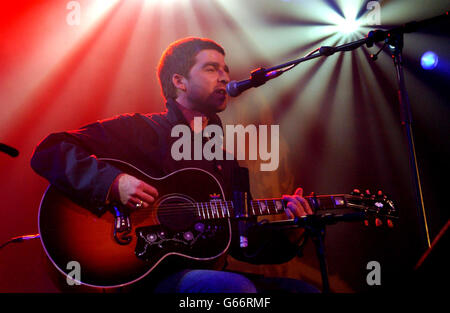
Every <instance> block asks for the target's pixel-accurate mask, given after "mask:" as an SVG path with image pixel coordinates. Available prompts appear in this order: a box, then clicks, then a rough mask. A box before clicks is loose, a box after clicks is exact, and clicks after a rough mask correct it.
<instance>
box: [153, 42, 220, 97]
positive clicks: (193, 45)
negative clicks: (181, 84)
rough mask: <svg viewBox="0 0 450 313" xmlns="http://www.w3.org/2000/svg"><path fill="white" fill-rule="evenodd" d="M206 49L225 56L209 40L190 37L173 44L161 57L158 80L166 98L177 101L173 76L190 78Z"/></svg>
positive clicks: (214, 43) (218, 47)
mask: <svg viewBox="0 0 450 313" xmlns="http://www.w3.org/2000/svg"><path fill="white" fill-rule="evenodd" d="M206 49H213V50H216V51H218V52H220V53H222V54H223V55H225V51H224V49H223V48H222V47H221V46H220V45H219V44H218V43H216V42H214V41H213V40H211V39H207V38H197V37H188V38H183V39H180V40H177V41H175V42H173V43H171V44H170V45H169V46H168V47H167V49H166V50H165V51H164V53H163V54H162V56H161V59H160V60H159V64H158V69H157V73H158V78H159V83H160V85H161V89H162V93H163V96H164V98H165V99H166V100H167V99H169V98H173V99H175V98H176V97H177V89H176V88H175V86H174V85H173V83H172V76H173V74H180V75H183V76H184V77H187V78H188V77H189V71H190V70H191V68H192V66H194V64H195V57H196V56H197V54H198V53H199V52H200V51H202V50H206Z"/></svg>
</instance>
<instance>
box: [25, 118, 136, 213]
mask: <svg viewBox="0 0 450 313" xmlns="http://www.w3.org/2000/svg"><path fill="white" fill-rule="evenodd" d="M134 119H135V118H134V117H133V116H131V115H123V116H119V117H117V118H114V119H110V120H104V121H98V122H95V123H92V124H89V125H87V126H85V127H83V128H80V129H78V130H73V131H67V132H59V133H53V134H51V135H49V136H48V137H47V138H45V139H44V140H43V141H42V142H41V143H40V144H39V145H38V146H37V147H36V149H35V151H34V153H33V155H32V158H31V167H32V168H33V170H34V171H35V172H36V173H38V174H39V175H41V176H43V177H44V178H46V179H47V180H48V181H49V182H50V184H52V185H53V186H55V187H56V188H57V189H59V190H60V191H61V192H63V193H65V194H66V195H68V196H69V197H71V198H72V199H73V200H74V201H77V202H79V203H81V204H83V205H86V206H87V207H89V208H94V209H96V208H99V207H102V206H104V204H105V202H106V198H107V195H108V191H109V188H110V186H111V184H112V182H113V180H114V179H115V178H116V176H118V175H119V174H120V173H121V171H120V170H119V169H117V168H115V167H114V166H112V165H110V164H109V163H107V162H105V161H100V160H98V159H99V158H108V157H109V158H122V155H121V154H123V153H124V152H123V151H130V148H131V146H132V145H133V142H134V141H136V140H138V139H136V137H139V136H138V134H136V130H134V127H133V124H135V121H134Z"/></svg>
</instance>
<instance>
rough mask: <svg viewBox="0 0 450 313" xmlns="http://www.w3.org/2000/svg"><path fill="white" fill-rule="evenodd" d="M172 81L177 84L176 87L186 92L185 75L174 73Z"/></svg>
mask: <svg viewBox="0 0 450 313" xmlns="http://www.w3.org/2000/svg"><path fill="white" fill-rule="evenodd" d="M172 83H173V85H174V86H175V88H177V89H179V90H181V91H184V92H186V78H184V76H183V75H180V74H173V75H172Z"/></svg>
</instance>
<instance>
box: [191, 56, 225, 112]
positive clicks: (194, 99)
mask: <svg viewBox="0 0 450 313" xmlns="http://www.w3.org/2000/svg"><path fill="white" fill-rule="evenodd" d="M195 59H196V62H195V64H194V66H192V68H191V70H190V71H189V77H187V78H186V98H187V100H188V101H189V103H190V104H191V105H192V109H194V110H197V111H200V112H203V113H207V114H208V113H217V112H221V111H223V110H225V108H226V107H227V100H228V95H227V93H226V85H227V83H228V82H229V81H230V76H229V70H228V66H227V65H226V64H225V58H224V55H223V54H221V53H220V52H218V51H216V50H213V49H207V50H202V51H200V52H199V53H198V54H197V56H196V58H195Z"/></svg>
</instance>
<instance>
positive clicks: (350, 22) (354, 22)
mask: <svg viewBox="0 0 450 313" xmlns="http://www.w3.org/2000/svg"><path fill="white" fill-rule="evenodd" d="M341 9H342V14H338V13H337V12H334V14H332V15H331V16H330V21H331V22H332V23H333V24H334V25H335V31H336V32H337V33H340V34H342V35H350V34H352V33H355V32H356V31H357V30H358V29H359V28H360V26H361V24H362V23H361V21H360V20H358V18H357V13H358V12H357V10H356V6H355V5H354V4H349V3H347V4H346V5H344V6H343V7H342V8H341Z"/></svg>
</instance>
